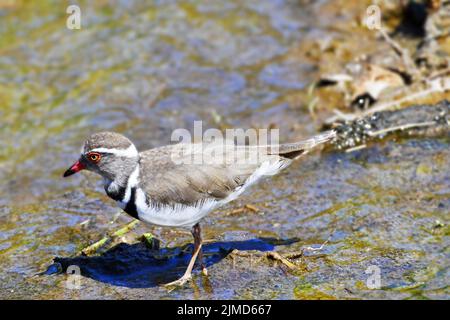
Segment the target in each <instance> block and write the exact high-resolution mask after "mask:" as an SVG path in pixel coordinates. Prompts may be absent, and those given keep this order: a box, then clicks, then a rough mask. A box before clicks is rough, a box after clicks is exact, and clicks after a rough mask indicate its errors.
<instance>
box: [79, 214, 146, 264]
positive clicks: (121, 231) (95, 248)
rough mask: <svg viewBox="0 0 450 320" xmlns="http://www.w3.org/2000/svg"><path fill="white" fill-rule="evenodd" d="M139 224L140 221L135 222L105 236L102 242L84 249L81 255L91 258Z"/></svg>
mask: <svg viewBox="0 0 450 320" xmlns="http://www.w3.org/2000/svg"><path fill="white" fill-rule="evenodd" d="M138 223H139V220H133V221H131V222H130V223H128V224H127V225H125V226H124V227H122V228H120V229H119V230H117V231H115V232H114V233H113V234H112V235H111V236H105V237H103V238H102V239H101V240H99V241H97V242H95V243H93V244H91V245H90V246H88V247H86V248H84V249H83V250H81V253H82V254H83V255H86V256H89V255H92V254H94V253H96V252H97V251H98V250H99V249H100V248H101V247H103V246H104V245H105V244H106V243H108V242H110V241H112V240H114V239H116V238H118V237H121V236H123V235H124V234H126V233H128V232H129V231H131V230H132V229H133V228H134V227H135V226H136V225H137V224H138Z"/></svg>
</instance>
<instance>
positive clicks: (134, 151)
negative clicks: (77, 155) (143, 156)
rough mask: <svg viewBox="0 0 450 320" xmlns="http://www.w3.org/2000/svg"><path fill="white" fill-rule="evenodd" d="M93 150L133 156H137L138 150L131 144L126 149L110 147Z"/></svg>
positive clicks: (121, 155)
mask: <svg viewBox="0 0 450 320" xmlns="http://www.w3.org/2000/svg"><path fill="white" fill-rule="evenodd" d="M91 151H92V152H102V153H112V154H114V155H116V156H119V157H127V158H133V157H137V155H138V151H137V149H136V147H135V146H134V145H131V146H129V147H128V148H126V149H109V148H95V149H92V150H91Z"/></svg>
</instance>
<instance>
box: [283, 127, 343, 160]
mask: <svg viewBox="0 0 450 320" xmlns="http://www.w3.org/2000/svg"><path fill="white" fill-rule="evenodd" d="M335 137H336V131H334V130H331V131H326V132H323V133H321V134H318V135H316V136H314V137H312V138H310V139H307V140H303V141H299V142H293V143H286V144H281V145H280V146H279V150H278V155H280V156H282V157H284V158H288V159H295V158H298V157H299V156H301V155H303V154H305V153H308V152H309V151H310V150H313V149H314V148H315V147H317V146H319V145H321V144H323V143H325V142H328V141H330V140H332V139H333V138H335Z"/></svg>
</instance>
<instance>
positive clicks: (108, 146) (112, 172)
mask: <svg viewBox="0 0 450 320" xmlns="http://www.w3.org/2000/svg"><path fill="white" fill-rule="evenodd" d="M138 162H139V153H138V151H137V149H136V147H135V146H134V144H133V143H132V142H131V141H130V140H129V139H128V138H126V137H125V136H123V135H121V134H119V133H114V132H99V133H95V134H93V135H91V136H90V137H89V138H88V139H87V140H86V142H85V143H84V145H83V147H82V149H81V156H80V158H79V159H78V161H76V162H75V163H74V164H73V165H72V166H71V167H70V168H69V169H67V170H66V172H64V177H68V176H71V175H73V174H75V173H77V172H79V171H81V170H83V169H86V170H89V171H93V172H96V173H98V174H99V175H101V176H102V177H103V178H105V179H107V180H110V181H118V182H121V181H126V180H127V178H128V177H129V175H130V174H131V172H133V170H134V169H135V167H136V165H137V164H138Z"/></svg>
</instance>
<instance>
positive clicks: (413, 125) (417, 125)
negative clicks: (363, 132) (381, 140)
mask: <svg viewBox="0 0 450 320" xmlns="http://www.w3.org/2000/svg"><path fill="white" fill-rule="evenodd" d="M434 124H436V123H435V122H434V121H428V122H422V123H409V124H405V125H401V126H396V127H391V128H386V129H381V130H378V131H373V132H368V135H369V136H371V137H375V136H379V135H381V134H385V133H388V132H392V131H403V130H406V129H411V128H420V127H428V126H432V125H434Z"/></svg>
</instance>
